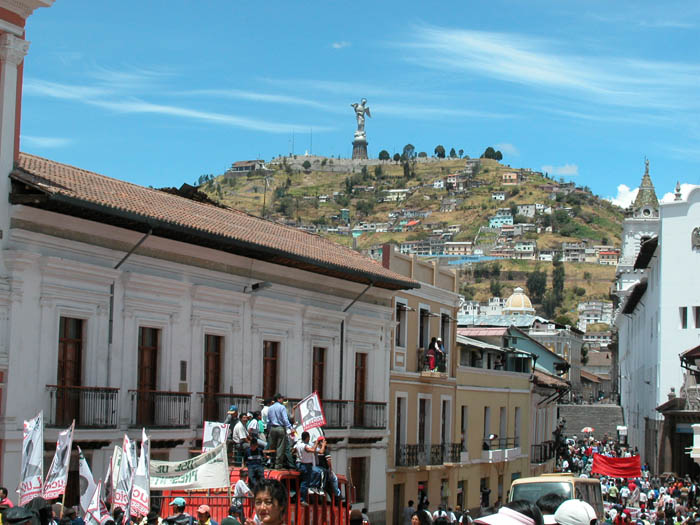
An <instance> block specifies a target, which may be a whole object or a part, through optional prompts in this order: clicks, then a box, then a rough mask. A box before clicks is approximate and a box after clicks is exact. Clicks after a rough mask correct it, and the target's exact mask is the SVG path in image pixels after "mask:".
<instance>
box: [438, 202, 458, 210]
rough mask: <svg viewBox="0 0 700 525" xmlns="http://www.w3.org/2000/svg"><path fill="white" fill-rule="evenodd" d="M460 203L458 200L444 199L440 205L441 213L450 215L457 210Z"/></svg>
mask: <svg viewBox="0 0 700 525" xmlns="http://www.w3.org/2000/svg"><path fill="white" fill-rule="evenodd" d="M458 202H459V201H458V200H457V199H442V202H441V203H440V212H441V213H450V212H453V211H455V210H457V206H458Z"/></svg>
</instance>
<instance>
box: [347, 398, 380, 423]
mask: <svg viewBox="0 0 700 525" xmlns="http://www.w3.org/2000/svg"><path fill="white" fill-rule="evenodd" d="M352 405H353V418H352V426H353V428H376V429H383V428H386V403H380V402H376V401H353V402H352Z"/></svg>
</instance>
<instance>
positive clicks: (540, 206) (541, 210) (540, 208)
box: [535, 202, 545, 213]
mask: <svg viewBox="0 0 700 525" xmlns="http://www.w3.org/2000/svg"><path fill="white" fill-rule="evenodd" d="M544 207H545V206H544V204H542V203H541V202H536V203H535V212H536V213H544Z"/></svg>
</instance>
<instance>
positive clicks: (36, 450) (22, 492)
mask: <svg viewBox="0 0 700 525" xmlns="http://www.w3.org/2000/svg"><path fill="white" fill-rule="evenodd" d="M19 479H20V483H19V487H18V489H17V492H19V504H20V505H26V504H27V503H29V502H30V501H31V500H33V499H34V498H36V497H37V496H41V495H42V482H43V480H44V413H43V412H39V414H38V415H37V416H36V417H35V418H33V419H30V420H29V421H25V422H24V432H23V439H22V470H21V472H20V477H19Z"/></svg>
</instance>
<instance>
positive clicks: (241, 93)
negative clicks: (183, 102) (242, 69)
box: [177, 89, 347, 113]
mask: <svg viewBox="0 0 700 525" xmlns="http://www.w3.org/2000/svg"><path fill="white" fill-rule="evenodd" d="M177 94H179V95H187V96H198V97H199V96H211V97H221V98H231V99H240V100H251V101H254V102H271V103H273V104H288V105H293V106H308V107H312V108H316V109H322V110H324V111H332V112H334V113H340V112H341V111H342V113H347V111H346V108H345V107H343V108H340V107H338V106H337V105H331V104H324V103H322V102H317V101H315V100H310V99H306V98H301V97H293V96H289V95H281V94H277V93H260V92H258V91H245V90H242V89H197V90H192V91H183V92H181V93H177Z"/></svg>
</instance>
